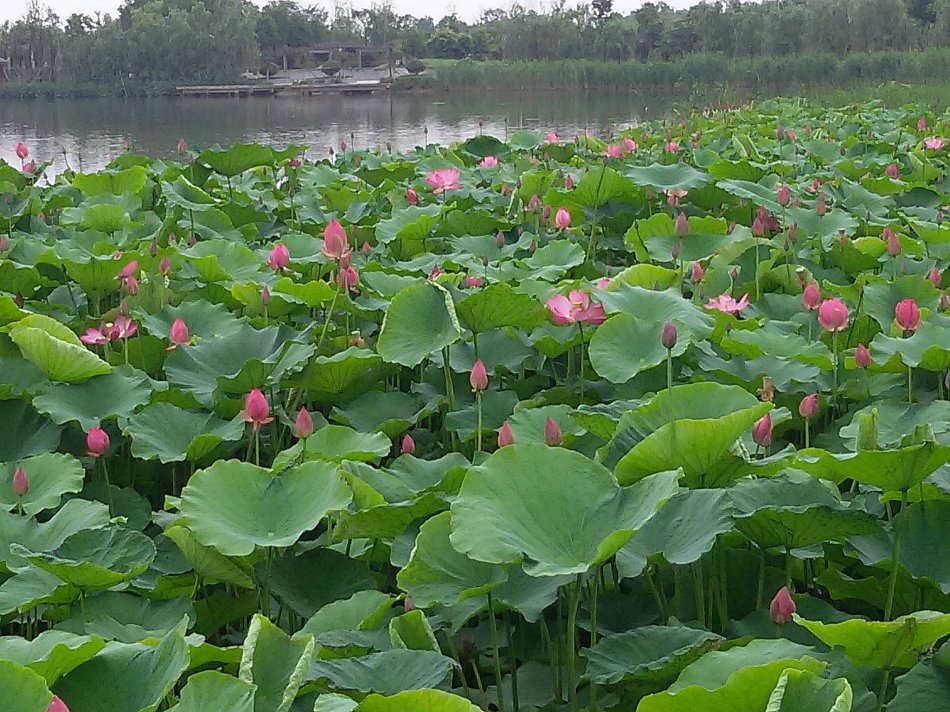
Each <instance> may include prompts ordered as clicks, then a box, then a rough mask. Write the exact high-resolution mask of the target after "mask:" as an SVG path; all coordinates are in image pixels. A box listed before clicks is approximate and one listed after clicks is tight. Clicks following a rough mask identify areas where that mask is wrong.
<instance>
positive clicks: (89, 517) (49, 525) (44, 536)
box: [0, 499, 109, 568]
mask: <svg viewBox="0 0 950 712" xmlns="http://www.w3.org/2000/svg"><path fill="white" fill-rule="evenodd" d="M108 523H109V508H108V507H107V506H105V505H104V504H100V503H99V502H90V501H88V500H85V499H70V500H68V501H67V502H66V503H65V504H64V505H63V506H62V507H61V508H60V509H59V511H57V512H56V514H54V515H53V516H52V517H51V518H50V519H49V520H48V521H45V522H36V521H35V520H34V519H32V518H30V517H21V516H19V515H16V514H13V513H12V512H5V511H0V542H3V544H4V546H0V562H3V563H4V564H6V565H7V566H8V567H10V568H17V567H20V566H24V565H26V564H27V562H26V560H25V558H24V554H22V553H16V552H14V551H13V550H12V548H10V547H8V546H6V545H7V544H11V543H13V542H16V544H19V545H22V546H23V547H25V548H26V549H28V550H30V551H33V552H36V551H52V550H54V549H56V548H57V547H59V546H60V545H61V544H62V543H63V542H64V541H65V540H66V539H67V538H68V537H70V536H72V535H73V534H76V533H79V532H82V531H84V530H87V529H94V528H99V527H104V526H106V525H107V524H108Z"/></svg>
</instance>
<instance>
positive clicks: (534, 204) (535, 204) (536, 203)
mask: <svg viewBox="0 0 950 712" xmlns="http://www.w3.org/2000/svg"><path fill="white" fill-rule="evenodd" d="M540 207H541V198H539V197H538V196H537V195H532V196H531V198H530V200H528V210H530V211H531V212H534V211H536V210H537V209H538V208H540Z"/></svg>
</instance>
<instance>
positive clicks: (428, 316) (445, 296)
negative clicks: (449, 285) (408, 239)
mask: <svg viewBox="0 0 950 712" xmlns="http://www.w3.org/2000/svg"><path fill="white" fill-rule="evenodd" d="M460 336H461V327H460V326H459V321H458V317H457V316H456V314H455V305H454V303H453V302H452V297H451V296H450V295H449V293H448V292H446V291H445V290H444V289H443V288H440V287H437V286H435V285H434V284H431V283H430V284H416V285H413V286H411V287H407V288H405V289H403V290H401V291H400V292H399V293H398V294H396V295H395V296H394V297H393V298H392V302H391V303H390V305H389V309H388V310H387V311H386V317H385V318H384V319H383V325H382V329H381V330H380V333H379V339H378V341H377V342H376V350H377V351H378V352H379V355H380V356H382V357H383V359H385V360H386V361H388V362H390V363H397V364H400V365H403V366H417V365H419V364H420V363H422V361H423V359H425V358H426V357H427V356H429V355H430V354H432V353H433V352H435V351H438V350H440V349H441V348H443V347H445V346H448V345H449V344H452V343H454V342H455V341H457V340H458V338H459V337H460Z"/></svg>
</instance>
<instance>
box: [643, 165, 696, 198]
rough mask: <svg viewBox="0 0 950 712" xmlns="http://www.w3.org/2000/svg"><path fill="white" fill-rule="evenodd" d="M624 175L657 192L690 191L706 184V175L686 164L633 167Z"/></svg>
mask: <svg viewBox="0 0 950 712" xmlns="http://www.w3.org/2000/svg"><path fill="white" fill-rule="evenodd" d="M626 175H627V176H628V177H629V178H630V179H631V180H633V182H634V183H636V184H637V185H649V186H653V187H654V188H658V189H659V190H687V191H688V190H692V189H694V188H699V187H701V186H703V185H705V184H706V183H708V182H709V181H710V180H711V178H710V176H709V175H708V174H706V173H704V172H702V171H697V170H696V169H695V168H693V167H692V166H690V165H688V164H686V163H675V164H673V165H668V166H667V165H661V164H659V163H654V164H652V165H649V166H644V167H639V166H638V167H634V168H630V169H629V170H627V171H626Z"/></svg>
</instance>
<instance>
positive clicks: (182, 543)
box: [165, 526, 256, 588]
mask: <svg viewBox="0 0 950 712" xmlns="http://www.w3.org/2000/svg"><path fill="white" fill-rule="evenodd" d="M165 536H167V537H168V538H169V539H171V540H172V541H173V542H175V544H176V545H177V546H178V548H179V550H181V553H182V555H183V556H184V557H185V559H187V560H188V563H189V564H191V566H192V568H193V569H194V570H195V575H196V576H198V577H200V578H201V580H203V581H207V582H209V583H210V582H213V581H219V582H221V583H227V584H230V585H232V586H237V587H239V588H254V586H255V585H256V584H255V582H254V578H253V570H252V569H251V566H250V565H248V564H245V563H244V562H242V561H241V560H240V559H234V558H230V557H227V556H225V555H224V554H219V553H218V551H217V549H214V548H212V547H210V546H205V545H204V544H200V543H199V542H198V540H197V538H196V537H195V534H194V532H192V531H191V529H188V528H187V527H183V526H173V527H169V528H168V529H166V530H165Z"/></svg>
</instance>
